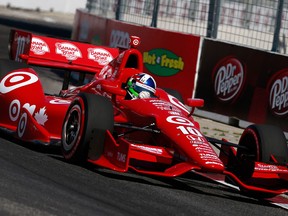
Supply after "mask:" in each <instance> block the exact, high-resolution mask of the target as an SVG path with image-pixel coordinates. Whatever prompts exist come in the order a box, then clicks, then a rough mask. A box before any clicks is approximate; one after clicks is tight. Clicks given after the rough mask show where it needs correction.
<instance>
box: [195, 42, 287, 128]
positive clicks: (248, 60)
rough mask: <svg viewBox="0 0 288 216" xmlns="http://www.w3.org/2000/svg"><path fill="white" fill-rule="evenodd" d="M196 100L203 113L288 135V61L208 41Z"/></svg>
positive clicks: (204, 49)
mask: <svg viewBox="0 0 288 216" xmlns="http://www.w3.org/2000/svg"><path fill="white" fill-rule="evenodd" d="M201 53H202V54H201V61H200V63H199V70H198V81H197V87H196V94H195V96H196V97H200V98H203V99H204V100H205V106H204V108H203V109H205V110H206V111H209V112H214V113H218V114H223V115H227V116H235V117H237V118H239V119H242V120H245V121H248V122H253V123H268V124H273V125H278V126H280V127H281V128H282V129H283V130H285V131H288V122H287V120H288V58H287V56H284V55H280V54H275V53H270V52H266V51H261V50H256V49H251V48H247V47H242V46H237V45H234V44H228V43H223V42H219V41H215V40H209V39H205V40H203V44H202V52H201Z"/></svg>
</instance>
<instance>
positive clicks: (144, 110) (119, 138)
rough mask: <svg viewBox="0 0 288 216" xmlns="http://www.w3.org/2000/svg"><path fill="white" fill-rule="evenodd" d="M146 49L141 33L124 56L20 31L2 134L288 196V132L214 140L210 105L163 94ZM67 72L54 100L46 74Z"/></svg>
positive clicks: (5, 92)
mask: <svg viewBox="0 0 288 216" xmlns="http://www.w3.org/2000/svg"><path fill="white" fill-rule="evenodd" d="M139 43H140V38H138V37H133V36H132V37H131V41H130V45H131V47H130V48H129V49H126V50H121V49H118V48H111V47H103V46H96V45H92V44H87V43H81V42H75V41H69V40H62V39H56V38H50V37H46V36H39V35H34V34H31V33H28V32H23V31H18V30H13V31H12V32H11V36H10V58H11V59H12V60H13V63H11V61H3V60H2V61H1V64H0V69H1V71H0V72H1V75H2V78H1V81H0V98H1V106H0V113H1V115H0V127H1V129H2V130H3V131H5V132H8V133H10V134H12V135H13V136H15V137H16V138H18V139H19V140H23V141H27V142H32V143H37V144H38V143H39V144H44V145H52V144H60V145H61V149H62V152H63V156H64V158H65V159H66V160H67V161H69V162H73V163H82V162H87V161H88V162H90V163H92V164H95V165H97V166H100V167H105V168H108V169H112V170H115V171H118V172H127V171H128V170H130V171H135V172H137V173H140V174H147V175H155V176H163V177H177V176H180V175H182V174H185V173H188V172H190V171H193V172H195V173H198V174H203V175H206V174H209V173H211V174H217V175H223V176H225V179H226V180H227V182H229V183H232V184H235V185H237V186H238V187H239V188H240V190H241V191H243V192H245V193H248V194H251V195H256V196H261V197H273V196H276V195H278V194H283V193H286V192H287V191H288V184H287V183H288V149H287V142H286V138H285V135H284V133H283V132H282V130H281V129H279V128H278V127H275V126H270V125H250V126H249V127H247V128H246V129H245V130H244V132H243V134H242V136H241V138H240V141H239V143H238V144H234V143H230V142H228V141H227V140H225V139H223V140H217V139H214V138H211V137H206V136H205V135H203V134H202V133H201V129H200V125H199V123H198V122H196V121H195V120H194V118H193V116H192V114H193V111H194V109H195V107H201V106H203V105H204V101H203V100H202V99H192V98H191V99H188V100H187V102H186V105H184V103H183V101H182V98H181V96H180V95H179V93H178V92H177V91H175V90H171V89H161V88H160V87H157V86H156V83H155V80H154V79H153V77H151V76H150V75H147V74H145V73H143V61H142V55H141V53H140V52H139V51H138V50H137V46H138V45H139ZM35 66H37V70H39V71H35V70H36V69H35ZM40 66H41V67H40ZM42 67H43V68H42ZM45 68H50V69H51V71H46V69H45ZM60 69H61V71H62V70H63V71H65V73H63V74H62V75H61V78H62V79H63V83H62V86H61V90H60V91H59V92H58V93H55V94H48V93H45V91H44V89H43V86H42V84H41V82H40V78H39V76H38V72H40V71H44V73H48V75H50V73H51V74H52V73H53V74H54V73H55V71H57V72H58V70H60ZM75 72H77V74H78V75H77V76H76V75H75V74H74V73H75ZM73 74H74V75H73ZM149 82H150V83H149ZM76 84H77V85H76ZM148 84H149V85H148ZM147 85H148V87H147ZM142 90H143V91H144V93H145V94H142ZM147 92H148V94H147ZM129 96H130V97H129ZM214 147H216V148H218V150H219V152H220V153H217V152H218V150H217V151H216V150H215V148H214Z"/></svg>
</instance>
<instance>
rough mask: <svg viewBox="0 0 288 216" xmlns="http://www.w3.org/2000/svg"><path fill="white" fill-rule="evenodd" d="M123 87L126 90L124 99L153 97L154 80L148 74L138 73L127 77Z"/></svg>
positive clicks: (154, 89)
mask: <svg viewBox="0 0 288 216" xmlns="http://www.w3.org/2000/svg"><path fill="white" fill-rule="evenodd" d="M125 89H126V91H127V94H126V96H125V99H130V100H134V99H138V98H149V97H154V94H155V92H156V82H155V80H154V78H153V77H152V76H150V75H149V74H146V73H139V74H135V75H133V76H132V77H130V78H129V80H128V82H127V85H126V87H125Z"/></svg>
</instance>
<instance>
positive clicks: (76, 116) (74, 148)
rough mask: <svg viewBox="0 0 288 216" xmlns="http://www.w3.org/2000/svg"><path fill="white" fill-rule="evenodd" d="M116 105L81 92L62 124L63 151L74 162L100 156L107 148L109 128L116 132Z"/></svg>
mask: <svg viewBox="0 0 288 216" xmlns="http://www.w3.org/2000/svg"><path fill="white" fill-rule="evenodd" d="M113 128H114V116H113V106H112V103H111V101H109V99H107V98H105V97H103V96H100V95H94V94H88V93H80V94H79V95H78V96H77V97H76V98H75V99H74V100H73V101H72V103H71V104H70V107H69V108H68V111H67V114H66V116H65V119H64V122H63V127H62V142H61V148H62V154H63V156H64V158H65V159H66V160H67V161H69V162H72V163H76V164H82V163H84V162H86V161H87V159H88V153H89V158H90V154H93V156H91V158H90V159H94V160H96V159H98V158H99V157H100V156H101V155H102V153H103V151H104V142H105V134H106V130H109V131H110V132H113Z"/></svg>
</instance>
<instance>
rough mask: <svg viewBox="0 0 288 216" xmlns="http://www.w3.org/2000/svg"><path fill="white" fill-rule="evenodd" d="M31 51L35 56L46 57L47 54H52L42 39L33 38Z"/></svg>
mask: <svg viewBox="0 0 288 216" xmlns="http://www.w3.org/2000/svg"><path fill="white" fill-rule="evenodd" d="M30 51H31V52H33V53H34V54H35V55H44V54H45V53H46V52H50V49H49V46H48V44H47V43H46V42H45V41H43V40H42V39H40V38H37V37H33V38H32V43H31V48H30Z"/></svg>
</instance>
